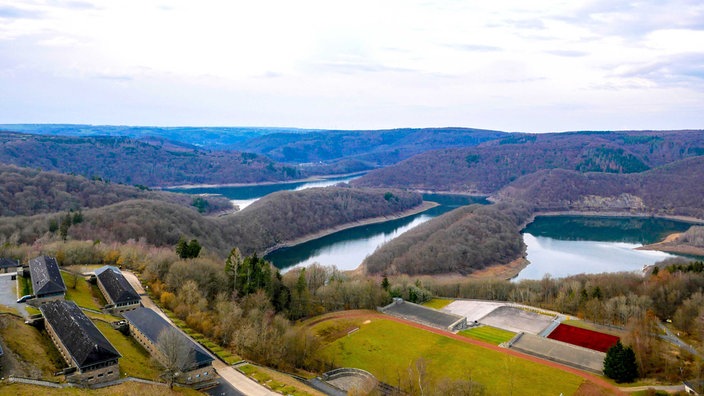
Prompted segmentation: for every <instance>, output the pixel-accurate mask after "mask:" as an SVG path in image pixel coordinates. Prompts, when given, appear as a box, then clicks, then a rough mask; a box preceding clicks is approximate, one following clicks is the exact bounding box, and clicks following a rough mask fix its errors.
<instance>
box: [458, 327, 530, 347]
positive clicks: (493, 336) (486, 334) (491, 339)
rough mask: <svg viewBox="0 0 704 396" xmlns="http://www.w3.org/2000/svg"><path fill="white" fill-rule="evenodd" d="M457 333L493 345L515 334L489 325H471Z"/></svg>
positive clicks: (509, 338)
mask: <svg viewBox="0 0 704 396" xmlns="http://www.w3.org/2000/svg"><path fill="white" fill-rule="evenodd" d="M459 334H460V335H462V336H465V337H467V338H473V339H475V340H480V341H485V342H488V343H491V344H494V345H499V344H501V343H504V342H508V341H510V340H511V339H512V338H513V336H515V335H516V333H514V332H511V331H506V330H502V329H497V328H496V327H491V326H480V327H473V328H471V329H467V330H462V331H460V332H459Z"/></svg>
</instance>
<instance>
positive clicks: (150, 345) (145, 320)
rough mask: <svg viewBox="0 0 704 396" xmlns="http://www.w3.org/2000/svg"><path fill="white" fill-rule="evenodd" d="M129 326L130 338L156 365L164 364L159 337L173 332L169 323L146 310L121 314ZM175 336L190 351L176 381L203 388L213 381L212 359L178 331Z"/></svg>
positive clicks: (201, 348)
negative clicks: (142, 348) (136, 342)
mask: <svg viewBox="0 0 704 396" xmlns="http://www.w3.org/2000/svg"><path fill="white" fill-rule="evenodd" d="M123 316H124V317H125V319H126V320H127V323H128V325H129V329H130V334H131V335H132V337H134V338H135V339H136V340H137V341H138V342H139V343H140V344H142V346H143V347H144V348H145V349H146V350H147V351H149V353H150V354H151V355H152V356H153V357H155V358H156V359H157V360H158V361H160V362H162V364H163V363H164V359H165V355H164V354H163V353H162V351H161V350H162V346H160V345H159V341H160V340H159V336H160V335H161V334H162V332H164V331H170V330H171V329H175V328H174V327H173V326H172V325H171V324H170V323H169V322H167V321H166V320H165V319H164V318H162V317H161V316H159V314H157V313H156V312H154V311H153V310H151V309H149V308H137V309H135V310H132V311H128V312H125V313H124V314H123ZM177 334H178V336H179V337H180V339H181V342H183V343H184V344H185V345H188V347H189V349H190V353H189V354H190V355H191V359H189V360H188V362H187V363H185V364H184V366H183V367H181V373H180V374H179V376H178V377H177V379H176V382H179V383H181V384H184V385H190V386H193V387H195V388H199V387H204V386H207V385H209V384H210V383H213V381H214V380H215V375H216V373H215V368H213V366H212V362H213V358H212V357H211V356H210V354H209V353H208V352H206V351H205V349H203V347H202V346H200V345H198V344H196V343H195V342H193V341H192V340H191V339H190V338H188V337H186V336H185V335H184V334H183V333H181V332H180V331H177Z"/></svg>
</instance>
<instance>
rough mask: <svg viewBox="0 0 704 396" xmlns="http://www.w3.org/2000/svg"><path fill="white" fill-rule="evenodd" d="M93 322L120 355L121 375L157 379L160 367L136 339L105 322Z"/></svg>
mask: <svg viewBox="0 0 704 396" xmlns="http://www.w3.org/2000/svg"><path fill="white" fill-rule="evenodd" d="M93 323H95V325H96V326H97V327H98V329H99V330H100V332H101V333H103V335H104V336H105V338H107V339H108V341H110V343H111V344H112V345H113V346H114V347H115V349H117V351H118V352H120V355H122V357H121V358H120V360H119V363H120V372H121V373H122V375H123V376H124V374H127V376H129V377H137V378H144V379H148V380H152V381H157V380H159V374H161V371H160V369H159V368H158V367H156V366H155V364H154V363H153V362H152V358H151V356H150V355H149V352H147V351H146V350H145V349H144V348H142V346H141V345H139V344H138V343H137V341H135V340H134V339H133V338H132V337H130V336H126V335H124V334H122V333H121V332H119V331H117V330H115V329H113V328H112V326H110V325H109V324H107V323H105V322H102V321H99V320H94V321H93Z"/></svg>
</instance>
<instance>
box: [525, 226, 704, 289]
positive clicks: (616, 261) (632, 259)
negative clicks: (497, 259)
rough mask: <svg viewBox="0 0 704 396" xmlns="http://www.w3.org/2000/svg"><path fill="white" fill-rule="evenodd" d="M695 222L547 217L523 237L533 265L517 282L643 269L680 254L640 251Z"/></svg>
mask: <svg viewBox="0 0 704 396" xmlns="http://www.w3.org/2000/svg"><path fill="white" fill-rule="evenodd" d="M690 225H691V224H688V223H684V222H680V221H674V220H666V219H656V218H637V217H634V218H630V217H628V218H626V217H589V216H545V217H538V218H536V219H535V221H534V222H533V223H531V224H530V225H529V226H528V227H526V229H525V230H524V233H523V241H524V242H525V243H526V246H527V251H526V252H527V258H528V260H529V261H530V264H529V265H528V266H527V267H526V268H525V269H523V270H522V271H521V272H520V274H518V276H517V277H516V278H515V280H522V279H541V278H543V276H545V275H546V274H550V275H551V276H552V277H554V278H560V277H565V276H569V275H576V274H580V273H602V272H620V271H641V270H642V269H643V266H646V265H651V264H654V263H656V262H658V261H661V260H664V259H666V258H671V257H676V256H675V255H672V254H668V253H663V252H657V251H649V250H635V249H636V248H638V247H640V246H643V245H644V244H650V243H654V242H658V241H660V240H662V239H663V238H664V237H666V236H667V235H669V234H671V233H673V232H682V231H685V230H686V229H688V228H689V227H690Z"/></svg>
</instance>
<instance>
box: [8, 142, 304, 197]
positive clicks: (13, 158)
mask: <svg viewBox="0 0 704 396" xmlns="http://www.w3.org/2000/svg"><path fill="white" fill-rule="evenodd" d="M0 163H5V164H14V165H18V166H23V167H31V168H39V169H42V170H54V171H58V172H62V173H74V174H78V175H83V176H85V177H87V178H89V179H93V178H95V179H102V180H109V181H112V182H118V183H125V184H140V185H145V186H169V185H181V184H221V183H258V182H266V181H284V180H292V179H298V178H302V177H305V176H306V175H305V173H303V172H301V171H300V170H299V169H297V168H294V167H289V166H284V165H280V164H277V163H276V162H274V161H272V160H270V159H269V158H266V157H264V156H261V155H257V154H253V153H241V152H234V151H206V150H202V149H198V148H195V147H192V146H187V145H183V144H174V143H170V142H168V141H164V140H159V139H150V140H148V141H139V140H134V139H131V138H126V137H105V136H103V137H100V136H91V137H66V136H63V137H61V136H42V135H28V134H19V133H11V132H0Z"/></svg>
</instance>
